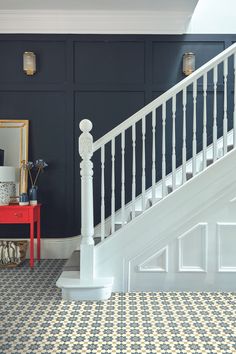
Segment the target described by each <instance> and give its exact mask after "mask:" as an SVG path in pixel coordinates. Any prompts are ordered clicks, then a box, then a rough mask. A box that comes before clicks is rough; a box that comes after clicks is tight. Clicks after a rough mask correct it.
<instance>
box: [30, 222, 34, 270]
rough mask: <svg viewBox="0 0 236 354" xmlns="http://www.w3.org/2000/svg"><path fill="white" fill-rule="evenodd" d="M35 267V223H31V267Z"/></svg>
mask: <svg viewBox="0 0 236 354" xmlns="http://www.w3.org/2000/svg"><path fill="white" fill-rule="evenodd" d="M33 266H34V221H33V220H32V221H31V223H30V267H31V268H33Z"/></svg>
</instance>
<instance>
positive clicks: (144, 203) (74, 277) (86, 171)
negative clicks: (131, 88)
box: [57, 44, 236, 300]
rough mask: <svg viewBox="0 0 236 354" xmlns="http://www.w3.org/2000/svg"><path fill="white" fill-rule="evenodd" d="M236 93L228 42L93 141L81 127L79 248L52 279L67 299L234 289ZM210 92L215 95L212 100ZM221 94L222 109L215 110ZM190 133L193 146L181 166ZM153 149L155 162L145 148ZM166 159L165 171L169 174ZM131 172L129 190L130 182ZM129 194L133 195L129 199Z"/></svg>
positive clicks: (235, 55) (234, 51) (235, 59)
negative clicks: (97, 196) (97, 214)
mask: <svg viewBox="0 0 236 354" xmlns="http://www.w3.org/2000/svg"><path fill="white" fill-rule="evenodd" d="M232 83H233V84H232ZM218 87H219V88H220V90H219V89H218ZM235 87H236V45H235V44H234V45H232V46H231V47H229V48H228V49H226V50H225V51H224V52H222V53H221V54H219V55H218V56H216V57H215V58H214V59H212V60H211V61H209V62H208V63H206V64H205V65H203V66H202V67H201V68H199V69H198V70H196V71H195V72H194V73H193V74H192V75H190V76H189V77H187V78H186V79H184V80H182V81H181V82H180V83H178V84H177V85H175V86H174V87H173V88H171V89H170V90H168V91H167V92H165V93H164V94H163V95H161V96H160V97H158V98H157V99H155V100H154V101H152V102H151V103H150V104H148V105H147V106H145V107H144V108H142V109H141V110H140V111H139V112H137V113H136V114H134V115H133V116H131V117H130V118H128V119H127V120H126V121H124V122H123V123H121V124H120V125H119V126H117V127H116V128H114V129H113V130H111V131H110V132H109V133H107V134H106V135H105V136H103V137H102V138H101V139H99V140H98V141H96V142H95V143H93V138H92V135H91V134H90V131H91V129H92V123H91V122H90V121H88V120H84V121H82V122H81V123H80V128H81V130H82V134H81V136H80V139H79V152H80V156H81V157H82V162H81V177H82V178H81V195H82V201H81V209H82V218H81V220H82V229H81V245H80V250H76V251H75V252H74V253H73V255H72V257H71V259H70V260H69V261H68V262H67V264H66V266H65V268H64V271H63V273H62V275H61V277H60V278H59V279H58V281H57V286H58V287H60V288H62V296H63V298H64V299H68V300H71V299H72V300H73V299H75V300H89V299H91V300H104V299H107V298H109V297H110V295H111V292H112V291H138V290H139V291H143V290H145V291H155V290H156V291H157V290H191V291H197V290H200V291H203V290H206V291H207V290H224V291H228V290H235V287H236V286H235V284H236V282H235V280H236V261H235V259H236V257H235V256H234V255H235V254H236V237H235V236H234V235H236V213H235V212H236V204H235V200H236V173H235V172H236V167H235V166H236V149H235V146H236V135H235V133H236V90H235ZM210 88H211V89H212V94H211V95H212V97H210V94H209V95H208V93H209V92H208V91H209V89H210ZM221 95H223V111H222V112H219V104H218V102H219V99H220V96H221ZM232 95H233V100H231V98H230V97H231V96H232ZM232 102H233V103H232ZM210 107H211V112H212V114H211V117H209V113H208V112H209V108H210ZM199 115H200V118H199ZM179 116H181V122H179V121H178V120H177V117H179ZM160 122H161V132H160V124H159V125H158V123H160ZM190 122H191V124H190ZM219 122H220V123H219ZM180 124H181V128H182V135H181V145H182V148H181V155H182V156H181V166H179V167H177V154H176V150H177V148H178V144H179V140H178V139H179V137H177V135H176V132H177V130H176V127H177V126H178V128H179V126H180ZM231 125H232V127H231ZM170 126H171V129H170ZM218 126H220V128H221V127H222V134H219V132H220V130H219V129H218ZM158 127H159V128H158ZM189 127H191V131H192V133H191V136H192V139H191V151H190V153H191V154H190V157H189V159H188V160H187V154H188V156H189V149H187V146H189V145H188V143H189V142H188V139H189ZM231 128H232V129H231ZM218 130H219V131H218ZM150 132H151V134H148V133H150ZM199 134H200V135H201V142H202V144H201V148H200V152H198V150H199V148H198V143H199ZM211 135H212V142H209V140H210V139H209V137H210V136H211ZM220 135H222V136H220ZM169 136H171V147H170V146H169V145H168V144H169V143H168V142H169V141H170V140H169V139H167V138H168V137H169ZM150 139H151V140H150ZM160 140H161V144H158V143H159V141H160ZM139 143H141V154H140V155H139V154H138V149H137V148H138V147H139V146H138V144H139ZM119 144H120V147H119V150H118V146H119ZM150 145H151V155H150V154H147V150H146V149H147V147H149V146H150ZM160 146H161V148H160ZM170 148H171V157H169V156H168V151H170ZM97 151H99V152H100V161H101V167H100V171H99V172H98V171H97V170H95V173H96V174H97V173H99V174H100V177H101V186H99V188H100V193H101V203H100V207H99V208H100V210H101V220H100V223H98V225H97V226H96V227H95V228H94V221H93V208H94V207H97V206H96V205H94V201H93V164H92V162H91V158H92V156H93V154H94V153H97ZM126 151H127V152H129V155H127V154H126ZM108 153H109V155H110V158H109V161H108V160H107V154H108ZM127 156H128V159H129V161H128V162H130V163H127ZM160 157H161V166H160V164H158V162H159V161H160ZM118 158H120V166H121V168H120V171H119V173H120V175H121V180H120V184H119V185H117V183H116V179H117V166H116V161H117V159H118ZM140 159H141V171H140V170H138V166H139V160H140ZM169 160H171V171H170V173H169V174H167V163H168V161H169ZM129 165H130V166H129ZM160 167H161V179H160V180H158V179H157V175H158V172H159V170H160ZM149 170H151V171H150V172H151V185H150V186H148V185H147V175H148V172H149ZM128 173H131V183H130V185H128V184H127V182H126V180H127V174H128ZM108 178H109V181H108ZM107 184H109V189H110V192H109V195H107V188H106V187H107ZM138 186H141V193H140V194H139V195H137V194H138V193H137V190H138ZM96 188H98V186H97V185H96ZM128 189H131V193H130V195H131V196H130V198H127V197H126V194H128V193H127V192H128ZM119 198H120V207H117V202H116V200H117V199H118V200H119ZM107 203H108V207H109V209H110V213H109V214H110V215H109V216H108V217H106V213H107V207H106V204H107ZM94 241H95V242H94ZM95 244H96V245H95Z"/></svg>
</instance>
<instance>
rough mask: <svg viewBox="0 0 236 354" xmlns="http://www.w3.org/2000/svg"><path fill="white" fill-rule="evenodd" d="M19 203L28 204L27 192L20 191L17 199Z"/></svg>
mask: <svg viewBox="0 0 236 354" xmlns="http://www.w3.org/2000/svg"><path fill="white" fill-rule="evenodd" d="M19 205H22V206H23V205H29V197H28V194H27V193H21V195H20V199H19Z"/></svg>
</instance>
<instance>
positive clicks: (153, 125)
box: [152, 109, 156, 204]
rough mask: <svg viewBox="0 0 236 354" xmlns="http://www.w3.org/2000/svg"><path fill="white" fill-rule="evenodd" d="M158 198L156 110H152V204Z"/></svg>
mask: <svg viewBox="0 0 236 354" xmlns="http://www.w3.org/2000/svg"><path fill="white" fill-rule="evenodd" d="M155 198H156V110H155V109H154V111H153V112H152V204H154V203H155Z"/></svg>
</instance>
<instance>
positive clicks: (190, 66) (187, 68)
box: [183, 52, 195, 76]
mask: <svg viewBox="0 0 236 354" xmlns="http://www.w3.org/2000/svg"><path fill="white" fill-rule="evenodd" d="M194 70H195V54H194V53H192V52H188V53H184V55H183V73H184V75H186V76H188V75H190V74H192V73H193V72H194Z"/></svg>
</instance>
